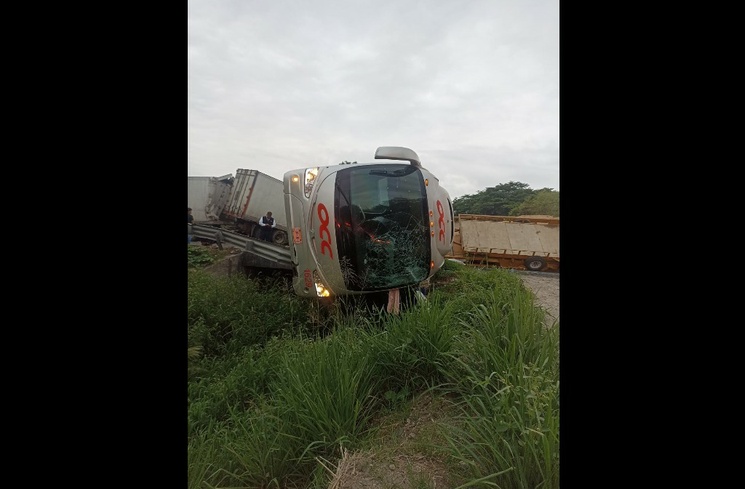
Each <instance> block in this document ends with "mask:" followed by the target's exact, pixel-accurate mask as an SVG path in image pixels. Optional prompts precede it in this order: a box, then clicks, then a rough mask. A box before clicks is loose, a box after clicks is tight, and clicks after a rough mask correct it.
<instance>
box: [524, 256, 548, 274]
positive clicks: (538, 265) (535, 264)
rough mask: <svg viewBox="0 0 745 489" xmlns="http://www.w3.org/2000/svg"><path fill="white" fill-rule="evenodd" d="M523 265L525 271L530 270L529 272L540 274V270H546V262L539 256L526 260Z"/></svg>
mask: <svg viewBox="0 0 745 489" xmlns="http://www.w3.org/2000/svg"><path fill="white" fill-rule="evenodd" d="M524 263H525V268H526V270H530V271H531V272H540V271H541V270H543V269H544V268H546V260H544V259H543V258H541V257H540V256H531V257H530V258H526V259H525V262H524Z"/></svg>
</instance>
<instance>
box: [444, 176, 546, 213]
mask: <svg viewBox="0 0 745 489" xmlns="http://www.w3.org/2000/svg"><path fill="white" fill-rule="evenodd" d="M535 192H536V191H535V190H532V189H531V188H530V187H529V186H528V184H527V183H522V182H509V183H502V184H499V185H496V186H494V187H488V188H486V189H485V190H480V191H479V192H477V193H476V194H475V195H464V196H463V197H458V198H456V199H455V200H453V210H454V211H455V213H456V214H485V215H490V216H510V215H514V214H512V211H513V210H514V209H516V208H517V207H518V206H519V205H520V204H522V203H523V202H525V201H526V200H527V199H528V198H529V197H531V196H532V195H533V194H534V193H535Z"/></svg>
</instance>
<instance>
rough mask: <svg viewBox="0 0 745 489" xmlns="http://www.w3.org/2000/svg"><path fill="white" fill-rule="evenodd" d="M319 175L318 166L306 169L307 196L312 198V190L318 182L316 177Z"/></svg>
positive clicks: (305, 187)
mask: <svg viewBox="0 0 745 489" xmlns="http://www.w3.org/2000/svg"><path fill="white" fill-rule="evenodd" d="M317 176H318V167H316V168H308V169H306V170H305V182H304V183H305V185H304V190H305V197H306V198H310V192H311V191H312V190H313V185H315V183H316V177H317Z"/></svg>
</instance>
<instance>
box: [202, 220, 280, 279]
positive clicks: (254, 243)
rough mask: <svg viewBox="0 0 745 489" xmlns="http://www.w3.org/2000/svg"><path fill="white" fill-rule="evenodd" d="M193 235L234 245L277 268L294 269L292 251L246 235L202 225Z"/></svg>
mask: <svg viewBox="0 0 745 489" xmlns="http://www.w3.org/2000/svg"><path fill="white" fill-rule="evenodd" d="M192 233H193V235H194V237H196V238H203V239H210V240H214V241H216V242H218V243H228V244H230V245H233V246H235V247H236V248H240V249H241V250H243V253H248V254H251V255H253V256H257V257H259V258H262V259H264V260H268V261H270V262H273V263H275V264H276V266H277V268H287V269H290V268H292V258H291V255H290V250H289V248H285V247H284V246H280V245H276V244H274V243H269V242H267V241H262V240H259V239H254V238H250V237H248V236H246V235H245V234H240V233H234V232H232V231H227V230H225V229H220V228H216V227H213V226H205V225H200V224H194V225H193V226H192Z"/></svg>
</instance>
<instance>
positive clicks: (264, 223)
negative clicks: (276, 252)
mask: <svg viewBox="0 0 745 489" xmlns="http://www.w3.org/2000/svg"><path fill="white" fill-rule="evenodd" d="M259 225H261V235H260V238H261V239H263V240H264V241H269V242H271V241H272V230H273V229H274V228H276V227H277V220H276V219H274V218H273V217H272V211H267V213H266V216H261V219H259Z"/></svg>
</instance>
